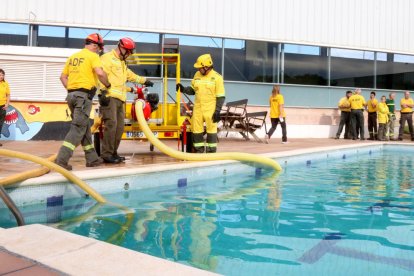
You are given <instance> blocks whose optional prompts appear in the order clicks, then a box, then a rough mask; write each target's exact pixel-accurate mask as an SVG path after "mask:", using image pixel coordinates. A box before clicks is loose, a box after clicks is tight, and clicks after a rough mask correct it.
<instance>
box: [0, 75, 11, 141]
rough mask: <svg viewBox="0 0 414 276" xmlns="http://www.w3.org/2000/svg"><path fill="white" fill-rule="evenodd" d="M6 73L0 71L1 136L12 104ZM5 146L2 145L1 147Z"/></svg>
mask: <svg viewBox="0 0 414 276" xmlns="http://www.w3.org/2000/svg"><path fill="white" fill-rule="evenodd" d="M5 74H6V73H5V72H4V70H3V69H0V136H1V129H2V127H3V123H4V120H5V119H6V111H7V108H8V107H9V104H10V88H9V83H8V82H7V81H6V80H5V79H4V76H5ZM1 146H3V144H2V143H0V147H1Z"/></svg>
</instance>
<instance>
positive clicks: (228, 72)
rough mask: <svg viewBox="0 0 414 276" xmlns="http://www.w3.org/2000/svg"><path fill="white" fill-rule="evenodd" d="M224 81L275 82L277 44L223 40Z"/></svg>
mask: <svg viewBox="0 0 414 276" xmlns="http://www.w3.org/2000/svg"><path fill="white" fill-rule="evenodd" d="M224 47H225V50H224V79H225V80H233V81H251V82H277V68H278V58H277V57H278V47H279V45H278V44H277V43H270V42H264V41H253V40H234V39H225V43H224Z"/></svg>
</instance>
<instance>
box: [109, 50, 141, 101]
mask: <svg viewBox="0 0 414 276" xmlns="http://www.w3.org/2000/svg"><path fill="white" fill-rule="evenodd" d="M101 61H102V65H103V69H104V71H105V73H106V74H107V75H108V80H109V82H110V83H111V88H110V89H109V90H108V96H109V97H113V98H117V99H119V100H121V101H123V102H125V100H126V93H127V92H130V91H131V88H129V87H128V86H126V85H125V84H126V82H127V81H129V82H135V83H139V84H144V82H145V81H146V78H145V77H141V76H138V75H137V74H135V73H134V72H132V71H131V70H130V69H129V68H128V67H127V66H126V63H125V61H123V60H120V59H119V57H118V55H117V54H116V52H115V50H112V51H110V52H109V53H106V54H104V55H103V56H101ZM101 87H103V85H102V86H101Z"/></svg>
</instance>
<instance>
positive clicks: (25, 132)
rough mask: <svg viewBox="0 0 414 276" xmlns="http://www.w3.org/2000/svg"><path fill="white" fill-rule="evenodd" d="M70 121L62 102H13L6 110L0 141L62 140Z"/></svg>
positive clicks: (66, 108) (68, 113)
mask: <svg viewBox="0 0 414 276" xmlns="http://www.w3.org/2000/svg"><path fill="white" fill-rule="evenodd" d="M70 121H71V117H70V111H69V110H68V107H67V105H66V103H64V102H62V103H47V102H13V103H11V105H9V107H8V108H7V111H6V118H5V121H4V124H3V127H2V129H1V131H0V140H18V141H28V140H63V139H64V137H65V135H66V133H67V132H68V131H69V128H70Z"/></svg>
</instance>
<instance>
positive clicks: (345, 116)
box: [335, 90, 352, 139]
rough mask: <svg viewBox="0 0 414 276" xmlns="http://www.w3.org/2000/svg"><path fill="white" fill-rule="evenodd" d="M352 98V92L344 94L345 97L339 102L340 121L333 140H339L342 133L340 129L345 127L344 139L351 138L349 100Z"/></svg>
mask: <svg viewBox="0 0 414 276" xmlns="http://www.w3.org/2000/svg"><path fill="white" fill-rule="evenodd" d="M351 96H352V91H351V90H348V91H346V92H345V97H343V98H342V99H340V100H339V103H338V107H339V109H340V110H341V121H340V122H339V127H338V131H337V132H336V136H335V139H339V137H340V136H341V133H342V129H343V128H344V126H345V134H344V139H350V136H351V130H350V126H351V103H350V102H349V98H350V97H351Z"/></svg>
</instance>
